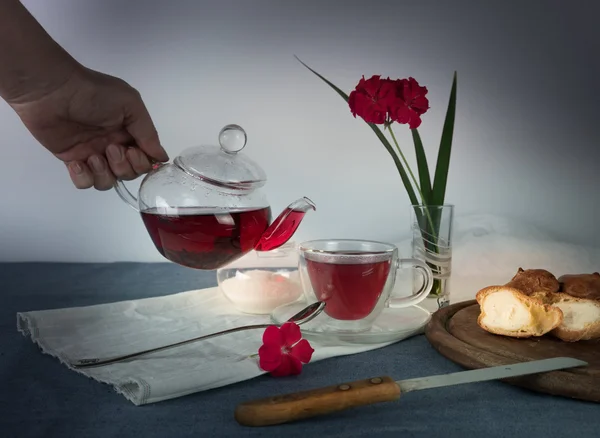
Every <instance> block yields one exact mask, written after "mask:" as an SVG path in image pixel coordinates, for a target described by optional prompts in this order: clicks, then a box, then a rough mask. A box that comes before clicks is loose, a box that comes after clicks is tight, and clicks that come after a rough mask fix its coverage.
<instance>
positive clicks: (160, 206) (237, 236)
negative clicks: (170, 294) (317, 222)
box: [115, 125, 315, 270]
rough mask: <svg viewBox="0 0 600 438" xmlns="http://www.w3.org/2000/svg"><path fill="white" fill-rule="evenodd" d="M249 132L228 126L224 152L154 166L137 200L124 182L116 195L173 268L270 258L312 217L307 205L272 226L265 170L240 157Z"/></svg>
mask: <svg viewBox="0 0 600 438" xmlns="http://www.w3.org/2000/svg"><path fill="white" fill-rule="evenodd" d="M246 140H247V136H246V132H245V131H244V130H243V129H242V128H241V127H240V126H238V125H227V126H225V127H224V128H223V129H222V130H221V132H220V133H219V146H199V147H193V148H190V149H187V150H185V151H184V152H183V153H182V154H181V155H179V156H178V157H177V158H175V159H174V160H173V163H166V164H160V163H159V164H156V165H155V166H154V168H153V170H152V171H151V172H149V173H148V174H147V175H146V176H145V177H144V179H143V180H142V183H141V186H140V189H139V192H138V195H137V197H136V196H134V195H133V194H132V193H131V192H130V191H129V190H128V189H127V187H126V186H125V185H124V184H123V182H122V181H118V182H117V184H116V186H115V190H116V191H117V193H118V194H119V196H120V197H121V199H122V200H123V201H125V202H126V203H128V204H129V205H130V206H131V207H133V208H134V209H135V210H136V211H138V212H139V213H140V214H141V216H142V220H143V222H144V224H145V226H146V229H147V230H148V233H149V234H150V237H151V238H152V242H153V243H154V245H155V246H156V249H157V250H158V251H159V252H160V253H161V254H162V255H163V256H164V257H165V258H166V259H168V260H170V261H172V262H174V263H177V264H179V265H182V266H187V267H190V268H196V269H203V270H213V269H218V268H221V267H223V266H225V265H227V264H229V263H231V262H233V261H234V260H236V259H238V258H240V257H242V256H243V255H244V254H246V253H248V252H249V251H251V250H256V251H269V250H272V249H275V248H278V247H280V246H281V245H283V244H284V243H286V242H287V241H288V240H289V239H290V237H292V235H293V234H294V233H295V232H296V229H297V228H298V225H299V224H300V222H301V221H302V219H303V218H304V215H305V213H306V212H307V211H309V210H315V205H314V203H313V202H312V201H311V200H310V199H308V198H300V199H298V200H296V201H294V202H293V203H291V204H290V205H289V206H288V207H287V208H286V209H285V210H284V211H283V212H282V213H281V214H280V215H279V216H278V217H277V218H276V219H275V221H273V223H271V207H270V206H269V203H268V201H267V198H266V197H265V195H264V194H263V193H262V192H261V190H260V188H261V187H262V186H263V185H264V184H265V182H266V175H265V173H264V171H263V170H262V168H261V167H260V166H259V165H258V164H256V163H255V162H254V161H252V160H251V159H250V158H248V157H247V156H246V155H244V154H243V153H240V151H241V150H242V149H243V148H244V146H246Z"/></svg>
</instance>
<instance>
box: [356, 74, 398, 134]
mask: <svg viewBox="0 0 600 438" xmlns="http://www.w3.org/2000/svg"><path fill="white" fill-rule="evenodd" d="M393 98H394V86H393V82H392V81H390V80H389V79H381V76H380V75H374V76H371V77H370V78H369V79H366V80H365V77H364V75H363V77H362V79H361V80H360V81H359V82H358V85H356V88H355V89H354V90H353V91H352V92H351V93H350V95H349V96H348V105H349V106H350V111H352V114H353V115H354V117H356V116H357V115H358V116H359V117H362V118H363V119H364V120H365V122H368V123H375V124H379V125H380V124H383V123H385V121H386V118H387V114H388V106H389V103H390V99H393Z"/></svg>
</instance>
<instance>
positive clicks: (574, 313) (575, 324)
mask: <svg viewBox="0 0 600 438" xmlns="http://www.w3.org/2000/svg"><path fill="white" fill-rule="evenodd" d="M532 298H536V299H539V300H541V301H542V302H543V303H544V304H548V305H551V306H554V307H557V308H559V309H560V310H561V311H562V313H563V320H562V322H561V323H560V325H559V326H558V327H556V328H555V329H553V330H552V331H551V332H550V334H551V335H552V336H555V337H557V338H559V339H561V340H563V341H566V342H577V341H587V340H590V339H598V338H600V301H599V300H592V299H587V298H578V297H574V296H572V295H570V294H567V293H563V292H558V293H553V292H536V293H534V294H533V295H532Z"/></svg>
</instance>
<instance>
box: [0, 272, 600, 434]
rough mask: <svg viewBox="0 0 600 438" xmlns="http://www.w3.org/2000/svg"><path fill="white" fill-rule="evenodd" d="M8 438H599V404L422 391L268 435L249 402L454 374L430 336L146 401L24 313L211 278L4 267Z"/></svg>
mask: <svg viewBox="0 0 600 438" xmlns="http://www.w3.org/2000/svg"><path fill="white" fill-rule="evenodd" d="M0 284H1V285H2V293H1V298H0V300H1V301H0V315H1V318H0V324H1V327H2V330H1V331H0V343H1V345H2V347H3V348H2V350H0V357H1V360H0V376H1V381H2V391H1V392H0V416H1V417H0V418H1V432H0V434H1V436H4V437H55V436H56V437H71V436H85V437H96V436H98V437H100V436H101V437H113V436H119V437H134V436H136V437H137V436H140V437H145V438H151V437H180V436H181V437H185V436H193V437H196V438H197V437H221V436H224V437H229V436H231V437H233V436H235V437H238V436H240V437H245V436H249V437H253V436H257V437H258V436H260V437H262V436H285V437H286V438H293V437H303V438H304V437H307V436H327V437H337V436H339V437H358V436H377V437H387V436H390V437H392V436H393V437H397V436H401V437H407V436H408V437H411V436H423V437H429V438H433V437H444V438H447V437H465V436H472V437H486V438H489V437H503V438H506V437H521V436H522V437H553V438H554V437H563V436H564V437H567V436H568V437H571V436H574V437H598V436H600V432H598V431H600V415H599V414H600V406H599V405H598V404H593V403H587V402H581V401H577V400H569V399H565V398H559V397H553V396H549V395H545V394H537V393H534V392H530V391H527V390H525V389H520V388H516V387H512V386H509V385H507V384H504V383H500V382H484V383H476V384H467V385H459V386H454V387H447V388H441V389H432V390H428V391H417V392H413V393H410V394H407V395H406V396H404V397H402V398H401V399H400V400H399V401H397V402H393V403H387V404H379V405H372V406H367V407H362V408H357V409H354V410H350V411H346V412H343V413H339V414H335V415H329V416H325V417H321V418H318V419H317V418H315V419H311V420H305V421H302V422H298V423H292V424H288V425H283V426H272V427H269V428H256V429H254V428H244V427H241V426H239V425H238V424H237V423H236V422H235V421H234V419H233V410H234V408H235V406H236V405H237V404H238V403H239V402H241V401H245V400H248V399H254V398H260V397H265V396H270V395H277V394H281V393H286V392H293V391H298V390H304V389H308V388H311V387H319V386H326V385H331V384H336V383H342V382H344V381H352V380H358V379H362V378H367V377H373V376H377V375H389V376H392V377H394V378H396V379H402V378H411V377H419V376H426V375H431V374H442V373H448V372H455V371H459V370H461V368H460V367H459V366H458V365H456V364H454V363H452V362H450V361H449V360H447V359H446V358H444V357H443V356H441V355H440V354H439V353H437V352H436V351H435V350H434V349H433V348H432V347H431V346H430V345H429V343H428V342H427V339H426V338H425V337H424V336H417V337H413V338H411V339H408V340H404V341H401V342H399V343H397V344H394V345H391V346H388V347H386V348H381V349H379V350H375V351H370V352H367V353H361V354H356V355H352V356H344V357H338V358H332V359H327V360H323V361H320V362H315V363H313V364H309V365H307V366H305V368H304V369H303V372H302V374H301V375H299V376H295V377H285V378H273V377H270V376H268V375H264V376H260V377H258V378H255V379H252V380H249V381H245V382H241V383H238V384H235V385H231V386H227V387H223V388H218V389H214V390H211V391H206V392H201V393H196V394H192V395H189V396H185V397H181V398H178V399H174V400H168V401H164V402H160V403H155V404H151V405H145V406H139V407H138V406H134V405H133V404H132V403H130V402H129V401H127V400H126V399H125V398H124V397H122V396H120V395H118V394H117V393H116V392H114V390H113V389H112V388H111V387H110V386H108V385H105V384H101V383H98V382H96V381H93V380H91V379H88V378H86V377H85V376H82V375H80V374H77V373H75V372H72V371H70V370H68V369H67V368H66V367H65V366H63V365H61V364H60V363H59V362H58V360H56V359H54V358H52V357H50V356H48V355H45V354H42V353H41V351H40V350H39V348H38V347H37V346H35V345H34V344H33V343H32V342H31V341H30V340H29V339H28V338H26V337H24V336H23V335H21V334H20V333H19V332H18V331H17V328H16V313H17V312H22V311H29V310H42V309H50V308H62V307H73V306H85V305H91V304H99V303H109V302H114V301H121V300H126V299H137V298H146V297H154V296H160V295H167V294H170V293H176V292H181V291H185V290H192V289H200V288H205V287H211V286H215V285H216V278H215V274H214V273H211V272H202V271H195V270H191V269H186V268H182V267H180V266H177V265H173V264H170V263H153V264H145V263H111V264H72V263H64V264H61V263H12V264H9V263H5V264H0Z"/></svg>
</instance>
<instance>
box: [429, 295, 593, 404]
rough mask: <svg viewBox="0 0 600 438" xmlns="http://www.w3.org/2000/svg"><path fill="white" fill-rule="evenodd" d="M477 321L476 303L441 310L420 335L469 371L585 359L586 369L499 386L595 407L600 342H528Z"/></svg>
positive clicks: (546, 339)
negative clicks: (487, 328) (558, 358)
mask: <svg viewBox="0 0 600 438" xmlns="http://www.w3.org/2000/svg"><path fill="white" fill-rule="evenodd" d="M478 316H479V305H478V304H477V302H476V301H475V300H472V301H465V302H461V303H456V304H453V305H451V306H448V307H445V308H443V309H440V310H438V311H437V312H435V313H434V314H433V316H432V318H431V321H430V322H429V323H428V324H427V326H426V328H425V336H426V337H427V339H428V340H429V342H430V343H431V345H432V346H433V347H434V348H435V349H436V350H437V351H438V352H439V353H441V354H442V355H443V356H445V357H447V358H448V359H450V360H451V361H453V362H455V363H457V364H459V365H461V366H463V367H465V368H468V369H476V368H484V367H490V366H497V365H509V364H512V363H516V362H522V361H528V360H536V359H547V358H550V357H556V356H568V357H574V358H577V359H580V360H584V361H586V362H588V364H589V366H587V367H581V368H573V369H569V370H563V371H551V372H547V373H543V374H536V375H530V376H522V377H513V378H510V379H505V380H503V381H504V382H506V383H510V384H512V385H516V386H520V387H523V388H528V389H531V390H534V391H537V392H543V393H547V394H553V395H559V396H563V397H570V398H576V399H580V400H587V401H593V402H596V403H599V402H600V340H596V341H580V342H572V343H570V342H563V341H561V340H559V339H556V338H553V337H550V336H548V335H546V336H542V337H539V338H530V339H516V338H509V337H506V336H499V335H493V334H491V333H488V332H486V331H485V330H483V329H482V328H481V327H479V326H478V325H477V317H478Z"/></svg>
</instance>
